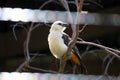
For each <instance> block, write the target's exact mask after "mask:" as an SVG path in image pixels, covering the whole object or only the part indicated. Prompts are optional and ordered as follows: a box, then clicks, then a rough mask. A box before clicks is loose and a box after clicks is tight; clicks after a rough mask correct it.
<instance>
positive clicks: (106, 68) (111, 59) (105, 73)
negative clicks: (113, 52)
mask: <svg viewBox="0 0 120 80" xmlns="http://www.w3.org/2000/svg"><path fill="white" fill-rule="evenodd" d="M114 58H115V56H113V57H112V58H110V60H109V61H108V63H107V65H106V67H105V71H104V75H107V71H108V68H109V66H110V63H111V62H112V61H113V59H114Z"/></svg>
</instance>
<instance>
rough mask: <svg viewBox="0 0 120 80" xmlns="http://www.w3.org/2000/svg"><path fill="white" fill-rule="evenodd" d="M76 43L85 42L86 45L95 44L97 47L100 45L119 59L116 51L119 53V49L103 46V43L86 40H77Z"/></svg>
mask: <svg viewBox="0 0 120 80" xmlns="http://www.w3.org/2000/svg"><path fill="white" fill-rule="evenodd" d="M77 43H78V44H87V45H93V46H97V47H100V48H102V49H104V50H106V51H108V52H109V53H111V54H112V55H114V56H116V57H117V58H118V59H120V56H119V55H118V53H120V51H119V50H116V49H112V48H109V47H106V46H103V45H100V44H96V43H92V42H87V41H77ZM115 52H116V53H115Z"/></svg>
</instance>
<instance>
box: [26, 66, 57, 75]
mask: <svg viewBox="0 0 120 80" xmlns="http://www.w3.org/2000/svg"><path fill="white" fill-rule="evenodd" d="M27 68H30V69H33V70H37V71H42V72H46V73H57V72H56V71H52V70H45V69H40V68H37V67H33V66H30V65H28V66H27Z"/></svg>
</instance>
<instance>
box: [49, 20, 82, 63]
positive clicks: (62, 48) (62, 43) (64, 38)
mask: <svg viewBox="0 0 120 80" xmlns="http://www.w3.org/2000/svg"><path fill="white" fill-rule="evenodd" d="M66 27H67V24H66V23H64V22H62V21H55V22H54V23H53V24H52V26H51V29H50V33H49V35H48V44H49V48H50V51H51V53H52V54H53V56H55V57H56V58H58V59H61V57H62V56H63V55H64V54H65V53H66V51H67V49H68V44H69V42H70V37H69V36H68V35H67V34H66V33H64V30H65V29H66ZM69 59H71V60H72V61H73V62H74V63H75V64H77V65H80V57H79V56H78V54H76V52H75V50H74V49H73V50H72V52H71V54H70V57H69Z"/></svg>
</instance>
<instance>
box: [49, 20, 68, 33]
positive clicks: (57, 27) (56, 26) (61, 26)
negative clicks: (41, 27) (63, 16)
mask: <svg viewBox="0 0 120 80" xmlns="http://www.w3.org/2000/svg"><path fill="white" fill-rule="evenodd" d="M66 27H67V24H66V23H64V22H62V21H55V22H54V23H53V24H52V26H51V29H50V32H52V31H58V32H63V31H64V30H65V29H66Z"/></svg>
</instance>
